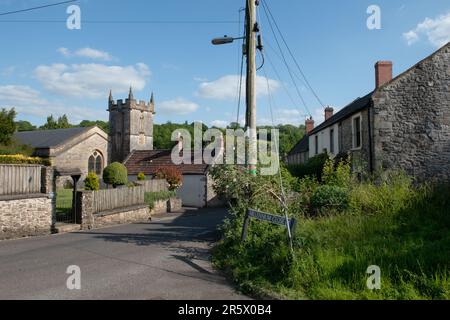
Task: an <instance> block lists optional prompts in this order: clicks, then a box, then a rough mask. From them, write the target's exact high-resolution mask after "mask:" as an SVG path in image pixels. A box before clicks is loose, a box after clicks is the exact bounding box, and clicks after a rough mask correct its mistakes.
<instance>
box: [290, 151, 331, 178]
mask: <svg viewBox="0 0 450 320" xmlns="http://www.w3.org/2000/svg"><path fill="white" fill-rule="evenodd" d="M328 159H329V157H328V155H327V154H326V153H322V154H319V155H317V156H315V157H313V158H311V159H309V160H308V161H307V162H306V163H305V164H298V165H290V166H288V169H289V171H290V172H291V174H292V175H293V176H294V177H297V178H304V177H306V176H314V177H316V179H317V180H318V181H321V180H322V172H323V168H324V166H325V163H326V161H327V160H328Z"/></svg>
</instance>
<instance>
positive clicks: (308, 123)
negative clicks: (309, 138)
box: [305, 117, 314, 134]
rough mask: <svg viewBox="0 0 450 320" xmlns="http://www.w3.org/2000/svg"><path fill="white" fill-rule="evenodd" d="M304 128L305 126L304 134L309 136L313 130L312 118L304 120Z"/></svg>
mask: <svg viewBox="0 0 450 320" xmlns="http://www.w3.org/2000/svg"><path fill="white" fill-rule="evenodd" d="M305 126H306V134H309V133H310V132H311V131H313V130H314V120H313V118H312V117H311V118H309V119H306V121H305Z"/></svg>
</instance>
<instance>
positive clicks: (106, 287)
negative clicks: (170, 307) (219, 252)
mask: <svg viewBox="0 0 450 320" xmlns="http://www.w3.org/2000/svg"><path fill="white" fill-rule="evenodd" d="M225 215H226V210H225V209H203V210H187V211H186V212H185V213H184V214H178V215H172V216H165V217H163V218H154V219H153V221H152V222H149V223H141V224H131V225H122V226H116V227H110V228H105V229H99V230H93V231H90V232H78V233H71V234H63V235H55V236H49V237H40V238H29V239H21V240H13V241H3V242H0V299H194V300H195V299H248V298H247V297H246V296H243V295H241V294H239V293H237V292H236V291H235V290H234V288H233V286H232V285H230V283H228V282H227V281H226V280H225V278H224V277H223V276H222V275H221V274H220V273H219V272H217V271H215V270H213V269H212V267H211V263H210V249H211V246H212V244H213V243H214V241H216V240H217V236H218V234H217V231H216V227H217V225H218V224H220V222H221V221H222V220H223V218H224V216H225ZM73 265H75V266H79V267H80V270H81V289H80V290H69V289H68V288H67V285H66V282H67V279H68V277H69V276H70V274H66V270H67V268H68V267H69V266H73Z"/></svg>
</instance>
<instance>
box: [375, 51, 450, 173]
mask: <svg viewBox="0 0 450 320" xmlns="http://www.w3.org/2000/svg"><path fill="white" fill-rule="evenodd" d="M449 74H450V46H449V45H447V46H445V47H444V48H442V49H441V50H439V51H438V52H437V53H436V54H434V55H433V56H431V57H430V58H428V59H426V60H424V61H422V62H420V63H419V64H418V65H416V66H415V67H413V68H411V69H410V70H408V71H407V72H405V73H404V74H403V75H402V76H400V77H398V78H397V79H396V80H394V81H392V82H390V83H389V84H387V85H385V86H383V87H381V88H380V89H378V90H377V91H376V92H375V94H374V97H373V101H374V151H375V152H374V154H375V158H374V162H375V166H376V168H377V169H381V168H382V169H396V170H398V169H402V170H404V171H406V173H408V174H410V175H412V176H414V177H416V178H417V180H418V181H425V180H429V179H431V178H436V179H438V180H440V181H450V89H449V88H450V76H449Z"/></svg>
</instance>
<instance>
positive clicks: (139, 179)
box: [137, 172, 145, 181]
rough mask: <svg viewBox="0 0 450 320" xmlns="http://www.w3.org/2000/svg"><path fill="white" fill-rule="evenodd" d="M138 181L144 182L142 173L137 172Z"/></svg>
mask: <svg viewBox="0 0 450 320" xmlns="http://www.w3.org/2000/svg"><path fill="white" fill-rule="evenodd" d="M137 179H138V181H144V180H145V174H144V173H143V172H139V174H138V175H137Z"/></svg>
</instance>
